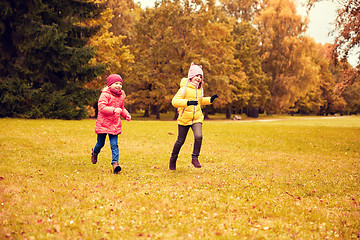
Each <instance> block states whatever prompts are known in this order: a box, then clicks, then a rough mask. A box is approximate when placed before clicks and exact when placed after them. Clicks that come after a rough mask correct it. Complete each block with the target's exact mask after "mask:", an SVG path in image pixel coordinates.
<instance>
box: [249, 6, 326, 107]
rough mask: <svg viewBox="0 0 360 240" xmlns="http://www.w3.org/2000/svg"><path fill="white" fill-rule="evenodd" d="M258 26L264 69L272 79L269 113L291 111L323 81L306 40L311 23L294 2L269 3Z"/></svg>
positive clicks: (260, 14)
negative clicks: (305, 35)
mask: <svg viewBox="0 0 360 240" xmlns="http://www.w3.org/2000/svg"><path fill="white" fill-rule="evenodd" d="M255 23H256V24H257V27H258V29H259V31H260V33H261V56H262V58H263V70H264V71H265V72H266V73H267V74H268V75H269V76H270V77H271V81H270V84H269V90H270V94H271V99H270V102H269V105H268V110H270V111H272V112H277V111H287V109H288V108H289V107H291V106H293V105H294V103H295V102H296V101H297V100H298V99H299V97H301V96H304V95H305V94H306V93H307V91H309V90H310V88H311V87H312V86H313V85H315V84H316V82H317V81H319V78H318V75H317V72H318V69H317V68H318V67H317V66H316V64H314V62H313V59H312V58H311V57H309V54H308V53H309V51H308V50H307V49H308V48H309V47H310V46H311V45H309V44H308V41H307V38H306V37H303V35H304V32H305V30H306V26H307V23H306V21H305V20H303V19H302V18H301V16H300V15H298V14H296V7H295V4H294V2H292V1H291V0H266V1H264V3H263V5H262V10H261V11H260V13H259V15H258V16H257V18H256V21H255Z"/></svg>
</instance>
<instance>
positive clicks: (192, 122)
mask: <svg viewBox="0 0 360 240" xmlns="http://www.w3.org/2000/svg"><path fill="white" fill-rule="evenodd" d="M195 101H197V88H196V89H195ZM195 107H196V106H195V105H194V112H193V119H192V120H191V124H194V119H195Z"/></svg>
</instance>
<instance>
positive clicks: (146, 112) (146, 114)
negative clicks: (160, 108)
mask: <svg viewBox="0 0 360 240" xmlns="http://www.w3.org/2000/svg"><path fill="white" fill-rule="evenodd" d="M144 117H150V113H149V109H145V112H144Z"/></svg>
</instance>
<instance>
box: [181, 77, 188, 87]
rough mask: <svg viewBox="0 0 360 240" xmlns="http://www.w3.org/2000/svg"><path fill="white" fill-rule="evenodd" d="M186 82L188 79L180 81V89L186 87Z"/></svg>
mask: <svg viewBox="0 0 360 240" xmlns="http://www.w3.org/2000/svg"><path fill="white" fill-rule="evenodd" d="M187 81H188V79H187V78H183V79H181V81H180V87H185V86H186V83H187Z"/></svg>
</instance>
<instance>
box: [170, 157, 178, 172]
mask: <svg viewBox="0 0 360 240" xmlns="http://www.w3.org/2000/svg"><path fill="white" fill-rule="evenodd" d="M176 160H177V158H174V157H172V156H171V157H170V163H169V169H170V170H176Z"/></svg>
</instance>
